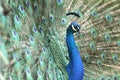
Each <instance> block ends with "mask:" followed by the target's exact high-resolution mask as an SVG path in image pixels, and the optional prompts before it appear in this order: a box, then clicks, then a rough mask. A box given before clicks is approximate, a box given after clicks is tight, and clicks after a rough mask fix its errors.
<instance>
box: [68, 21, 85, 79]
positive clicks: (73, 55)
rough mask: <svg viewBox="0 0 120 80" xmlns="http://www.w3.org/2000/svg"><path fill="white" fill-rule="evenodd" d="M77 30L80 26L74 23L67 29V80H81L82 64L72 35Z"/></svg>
mask: <svg viewBox="0 0 120 80" xmlns="http://www.w3.org/2000/svg"><path fill="white" fill-rule="evenodd" d="M79 30H80V26H79V25H78V23H76V22H72V23H71V24H70V25H69V27H68V28H67V33H66V34H67V35H66V43H67V47H68V52H69V57H70V62H69V64H68V65H67V67H66V70H67V72H68V76H69V79H68V80H83V75H84V70H83V63H82V60H81V57H80V54H79V51H78V49H77V46H76V44H75V41H74V37H73V33H75V32H79Z"/></svg>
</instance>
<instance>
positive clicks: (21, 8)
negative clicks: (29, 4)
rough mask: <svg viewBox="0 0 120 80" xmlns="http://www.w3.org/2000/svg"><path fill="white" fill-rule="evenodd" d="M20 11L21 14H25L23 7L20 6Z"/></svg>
mask: <svg viewBox="0 0 120 80" xmlns="http://www.w3.org/2000/svg"><path fill="white" fill-rule="evenodd" d="M19 10H20V12H21V13H24V8H23V6H22V5H20V6H19Z"/></svg>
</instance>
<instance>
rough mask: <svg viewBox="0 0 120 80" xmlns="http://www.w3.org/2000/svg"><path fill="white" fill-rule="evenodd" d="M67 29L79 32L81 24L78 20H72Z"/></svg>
mask: <svg viewBox="0 0 120 80" xmlns="http://www.w3.org/2000/svg"><path fill="white" fill-rule="evenodd" d="M67 30H68V31H69V32H72V33H75V32H79V30H80V25H79V24H78V23H77V22H71V24H70V25H69V27H68V28H67Z"/></svg>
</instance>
